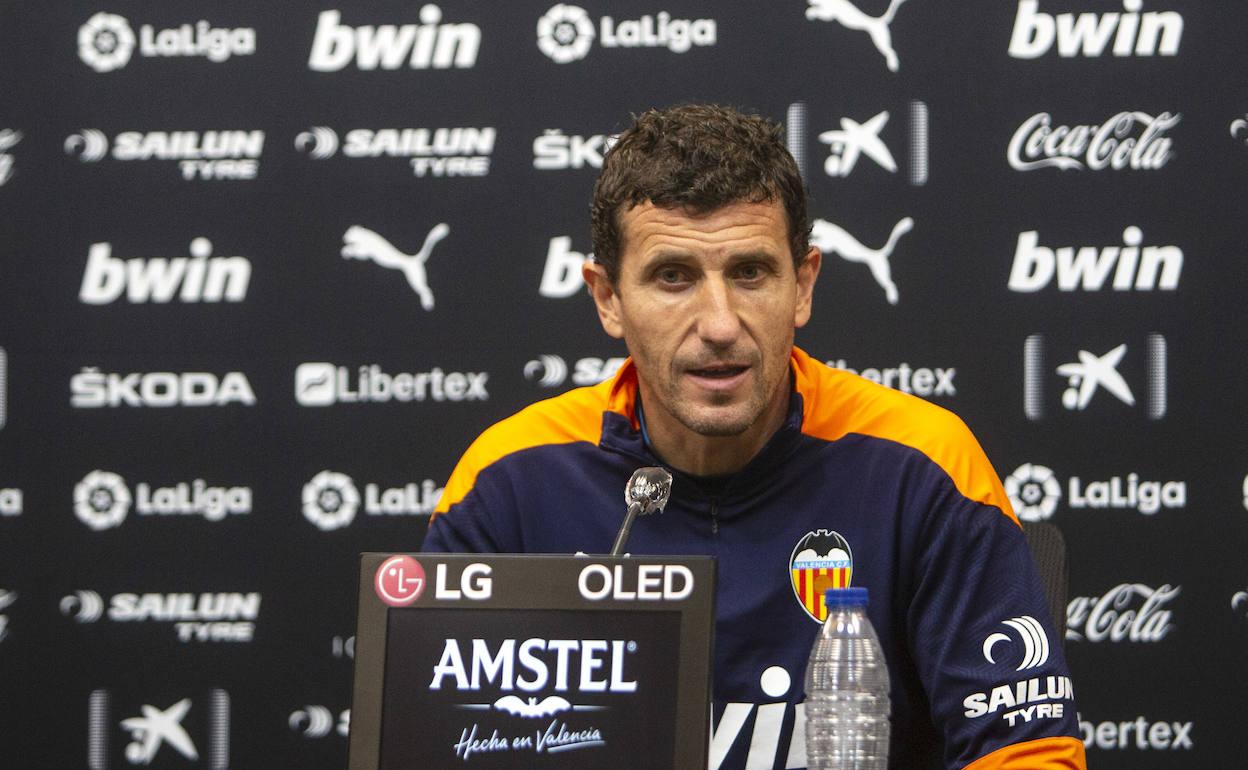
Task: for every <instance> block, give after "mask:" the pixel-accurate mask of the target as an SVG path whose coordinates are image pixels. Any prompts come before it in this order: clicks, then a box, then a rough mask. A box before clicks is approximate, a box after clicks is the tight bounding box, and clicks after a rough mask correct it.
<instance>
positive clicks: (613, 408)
mask: <svg viewBox="0 0 1248 770" xmlns="http://www.w3.org/2000/svg"><path fill="white" fill-rule="evenodd" d="M806 357H807V356H806V354H805V353H804V352H802V351H801V350H799V349H797V348H794V349H793V357H792V359H791V362H790V382H791V383H793V385H794V388H793V390H791V391H790V395H789V408H788V412H787V413H786V414H785V418H784V422H783V423H781V425H780V428H779V429H777V430H776V432H775V433H774V434H772V436H771V438H769V439H768V440H767V443H766V444H764V445H763V448H762V449H761V450H759V452H758V454H756V455H755V456H754V457H753V458H752V459H751V460H750V461H749V463H747V464H746V466H745V467H744V468H742V469H741V470H739V471H737V472H736V473H733V474H730V475H729V476H727V477H723V478H716V479H704V478H699V477H696V476H691V475H689V474H686V473H683V472H682V471H679V470H676V469H674V468H671V467H670V466H668V465H666V464H665V463H663V462H662V461H661V460H660V459H659V458H658V456H657V455H656V454H655V453H654V451H653V450H652V449H651V448H650V446H649V445H648V444H647V442H646V440H645V438H644V436H643V432H642V430H641V411H642V410H641V409H639V408H638V407H639V405H640V404H639V397H638V391H637V369H636V367H635V366H634V365H633V361H632V359H631V358H629V359H628V360H626V361H625V362H624V364H623V365H622V366H621V367H620V370H619V371H618V372H617V373H616V375H615V377H614V378H613V379H612V380H611V384H610V385H609V391H608V392H609V395H608V399H607V409H606V411H605V412H604V413H603V420H602V438H601V440H600V442H599V445H600V446H601V447H603V448H604V449H607V450H610V451H614V452H618V453H620V454H623V455H627V456H629V457H632V458H634V459H636V460H637V461H638V462H639V463H641V464H644V465H661V466H663V467H665V468H667V469H668V470H669V471H671V473H672V475H673V477H674V478H675V479H676V480H677V481H676V483H674V484H673V485H672V493H673V494H675V495H679V496H681V497H684V496H687V495H689V494H690V490H693V492H694V494H695V495H696V496H700V497H704V498H715V499H720V498H722V499H724V500H728V499H730V498H737V497H739V496H749V495H751V494H752V493H754V492H757V491H758V490H759V489H760V488H762V487H765V486H767V485H770V484H773V483H775V482H776V480H777V479H778V478H780V477H781V471H782V469H783V466H784V464H785V462H786V461H787V459H788V458H789V456H790V455H791V454H792V452H793V450H794V449H796V448H797V445H798V443H799V441H800V440H801V435H802V421H803V416H802V415H803V405H804V399H803V397H802V394H801V392H799V387H800V385H801V384H802V380H803V379H804V378H803V377H802V376H801V373H800V368H801V367H800V364H801V362H802V359H804V358H806ZM682 482H683V483H682ZM708 490H713V491H708Z"/></svg>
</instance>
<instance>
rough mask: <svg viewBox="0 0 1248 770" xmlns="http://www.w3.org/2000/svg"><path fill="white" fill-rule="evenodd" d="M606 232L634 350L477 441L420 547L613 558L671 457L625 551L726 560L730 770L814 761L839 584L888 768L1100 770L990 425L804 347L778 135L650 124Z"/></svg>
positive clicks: (613, 320) (722, 657) (724, 718)
mask: <svg viewBox="0 0 1248 770" xmlns="http://www.w3.org/2000/svg"><path fill="white" fill-rule="evenodd" d="M592 224H593V240H594V254H595V257H594V261H593V263H591V264H587V265H586V266H585V269H584V276H585V281H586V283H587V284H588V285H589V289H590V292H591V293H592V295H593V298H594V302H595V304H596V306H597V309H598V317H599V320H600V321H601V322H602V326H603V329H605V330H606V332H607V333H608V334H609V335H611V336H612V337H616V338H622V339H623V340H624V342H625V344H626V345H627V346H628V350H629V353H630V354H631V356H630V359H629V361H628V362H626V363H625V364H624V366H623V367H621V369H620V371H619V372H618V373H617V374H616V376H615V377H614V378H613V379H611V380H610V381H608V382H606V383H603V384H601V385H598V386H595V387H590V388H580V389H577V390H573V391H571V392H569V393H566V394H564V395H562V396H558V397H556V398H553V399H549V400H547V401H542V402H540V403H537V404H534V405H532V406H530V407H528V408H527V409H525V410H523V411H521V412H519V413H518V414H516V415H514V416H513V417H511V418H509V419H506V420H504V421H502V422H501V423H499V424H497V425H495V426H493V427H492V428H490V429H489V430H487V431H486V432H485V433H484V434H482V436H481V437H480V438H479V439H477V441H476V442H475V443H474V444H473V445H472V447H471V448H469V450H468V451H467V453H466V454H465V455H464V457H463V459H462V460H461V461H460V463H459V465H458V467H457V468H456V469H455V472H454V474H453V475H452V477H451V479H450V481H449V483H448V484H447V486H446V490H445V492H444V494H443V497H442V500H441V502H440V503H439V505H438V509H437V512H436V513H435V514H434V517H433V518H432V520H431V521H430V526H429V532H428V535H427V537H426V540H425V548H426V549H427V550H433V551H448V550H449V551H502V552H536V553H559V552H565V553H566V552H575V551H586V552H590V553H605V552H607V550H608V549H609V547H610V544H611V542H612V540H613V536H614V534H615V532H616V529H617V527H618V526H619V522H620V517H621V510H620V509H621V507H622V505H621V503H620V494H621V490H622V489H623V487H624V485H625V482H626V481H627V479H628V478H629V476H630V474H632V472H633V471H634V470H635V469H636V468H638V467H639V466H645V465H654V464H662V465H664V466H666V467H668V468H669V469H670V470H671V471H672V473H673V475H674V476H675V481H674V484H673V487H672V498H671V501H670V502H669V504H668V507H667V510H666V511H665V512H664V513H663V514H662V515H659V516H650V517H647V518H644V519H641V520H639V521H638V522H637V523H636V525H635V527H634V529H633V532H632V537H631V540H630V541H629V550H630V551H631V552H632V553H635V554H673V555H674V554H711V555H714V556H716V557H718V563H719V567H718V574H719V588H718V590H719V593H718V596H717V619H716V636H715V675H714V683H713V698H714V707H713V714H712V729H713V732H712V739H711V767H712V768H716V767H723V768H751V769H752V768H772V767H775V768H793V767H803V766H804V765H805V747H804V745H802V741H803V739H802V736H803V735H804V725H805V711H804V708H802V707H801V706H800V705H799V704H800V703H801V701H802V699H803V691H802V689H803V687H802V676H803V674H804V671H805V667H806V658H807V656H808V655H809V651H810V647H811V644H812V641H813V638H814V635H815V632H816V630H817V629H818V625H819V620H820V619H821V618H823V617H825V616H826V609H825V608H824V607H823V605H822V603H821V597H820V595H821V593H822V591H821V590H819V589H821V588H822V587H823V586H824V585H829V586H830V585H833V584H837V583H839V584H847V583H852V584H853V585H856V586H866V587H868V588H869V589H870V592H871V606H870V608H869V610H868V614H869V615H870V617H871V619H872V622H873V624H874V625H875V628H876V630H877V632H878V633H879V636H880V641H881V644H882V645H883V648H884V653H885V657H886V658H887V660H888V663H889V669H890V675H891V684H892V714H893V717H892V720H893V721H892V747H891V760H892V766H893V767H897V768H907V769H909V768H938V767H939V768H962V767H969V768H973V770H987V769H988V768H994V769H996V768H1009V769H1011V770H1022V769H1023V768H1026V769H1027V770H1049V769H1056V768H1062V769H1064V770H1066V769H1071V768H1083V767H1084V766H1085V764H1084V754H1083V744H1082V743H1081V742H1080V741H1079V740H1078V739H1077V738H1076V737H1075V736H1076V735H1077V734H1078V733H1077V729H1078V726H1077V722H1076V715H1075V707H1074V702H1073V699H1072V692H1071V687H1070V681H1069V678H1068V677H1067V675H1066V665H1065V661H1064V660H1063V656H1062V653H1061V648H1060V642H1059V640H1058V639H1057V637H1056V635H1055V633H1054V631H1053V628H1052V624H1051V622H1050V620H1049V612H1048V609H1047V608H1046V605H1045V600H1044V597H1043V593H1042V591H1041V588H1040V585H1039V582H1038V579H1037V577H1036V575H1035V574H1034V567H1033V565H1032V561H1031V558H1030V555H1029V552H1028V549H1027V545H1026V542H1025V540H1024V538H1023V535H1022V532H1021V531H1020V529H1019V525H1018V521H1017V519H1016V518H1015V517H1014V514H1013V512H1012V511H1011V509H1010V505H1009V502H1008V501H1007V499H1006V497H1005V494H1004V492H1003V490H1002V489H1001V486H1000V483H999V481H998V479H997V476H996V474H995V472H994V471H993V469H992V467H991V466H990V465H989V463H988V461H987V459H986V458H985V457H984V455H983V452H982V450H981V449H980V447H979V445H978V444H977V443H976V442H975V439H974V438H973V437H972V436H971V435H970V433H969V431H968V430H967V429H966V427H965V426H964V425H963V424H962V422H961V421H960V420H958V418H957V417H955V416H954V415H952V414H950V413H949V412H947V411H945V410H943V409H940V408H938V407H936V406H933V405H931V404H928V403H927V402H924V401H922V400H920V399H917V398H914V397H911V396H907V395H904V394H901V393H898V392H896V391H893V390H890V389H887V388H883V387H880V386H877V385H873V384H871V383H869V382H867V381H865V380H863V379H861V378H858V377H856V376H854V375H851V374H848V373H846V372H841V371H837V370H833V369H829V368H828V367H826V366H823V365H822V364H820V363H818V362H816V361H814V360H812V359H811V358H810V357H809V356H807V355H806V354H805V353H803V352H802V351H800V350H798V349H797V348H795V347H794V346H793V336H794V330H795V329H796V328H797V327H800V326H802V325H804V324H805V323H806V322H807V320H808V319H809V318H810V314H811V295H812V290H813V288H814V285H815V279H816V278H817V277H818V275H819V267H820V260H821V255H820V253H819V250H818V249H816V248H812V247H810V246H809V244H808V235H809V231H810V228H809V224H808V221H807V216H806V200H805V192H804V190H803V187H802V183H801V179H800V176H799V175H798V171H797V167H796V165H795V163H794V162H793V159H792V158H791V157H790V156H789V154H788V152H787V151H786V150H785V149H784V145H783V143H782V141H781V138H780V130H779V128H778V127H777V126H775V125H774V124H772V123H770V122H768V121H766V120H763V119H761V118H758V117H754V116H747V115H743V114H741V113H739V112H736V111H733V110H729V109H725V108H720V107H709V106H684V107H676V108H672V109H669V110H665V111H653V110H652V111H650V112H647V113H645V114H643V115H642V116H641V117H639V118H638V119H637V121H636V123H635V125H633V126H632V127H631V128H630V129H628V130H627V131H625V132H624V133H623V134H622V135H621V136H620V138H619V140H618V142H617V143H616V145H615V146H614V147H613V148H612V149H611V151H610V152H609V153H608V154H607V156H606V159H605V161H604V164H603V170H602V175H601V177H600V178H599V180H598V183H597V185H596V187H595V190H594V202H593V207H592ZM811 562H813V563H814V564H816V565H820V564H821V565H825V566H831V567H832V568H831V569H824V570H823V572H820V570H819V569H818V568H807V567H806V566H804V565H806V564H809V563H811ZM1024 651H1025V652H1024Z"/></svg>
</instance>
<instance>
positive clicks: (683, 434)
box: [638, 393, 789, 476]
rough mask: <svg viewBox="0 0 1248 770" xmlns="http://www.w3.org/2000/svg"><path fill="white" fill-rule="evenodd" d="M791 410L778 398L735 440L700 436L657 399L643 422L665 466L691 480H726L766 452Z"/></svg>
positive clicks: (644, 407)
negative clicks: (762, 452) (680, 472)
mask: <svg viewBox="0 0 1248 770" xmlns="http://www.w3.org/2000/svg"><path fill="white" fill-rule="evenodd" d="M638 398H639V400H640V398H641V396H640V393H639V394H638ZM788 410H789V399H788V397H786V396H783V395H782V396H780V397H778V398H775V399H773V400H772V402H771V404H770V405H769V406H768V408H767V410H766V411H765V412H763V414H761V415H760V416H759V418H758V420H756V421H755V422H754V424H753V425H751V426H750V427H748V428H746V429H745V431H743V432H742V433H739V434H737V435H734V436H705V435H702V434H700V433H696V432H694V431H692V430H690V429H689V428H688V427H686V426H685V425H684V424H682V423H681V422H680V421H679V420H677V419H676V418H675V417H674V416H673V415H671V414H669V413H668V412H667V411H666V410H664V409H663V408H662V406H661V405H659V404H658V402H657V399H651V400H650V401H648V402H642V419H643V420H644V425H645V430H646V439H647V441H648V442H649V444H650V449H651V450H652V451H653V452H654V453H655V454H656V455H658V457H659V458H660V459H661V460H662V461H663V462H664V463H666V464H668V465H670V466H671V467H673V468H675V469H677V470H679V471H682V472H684V473H687V474H689V475H691V476H725V475H728V474H730V473H736V472H737V471H739V470H741V469H742V468H744V467H745V466H746V465H748V464H749V462H750V460H753V459H754V457H755V456H756V455H757V454H758V453H759V452H761V451H762V449H763V447H764V446H766V445H767V442H768V441H770V440H771V437H772V436H773V435H775V433H776V431H778V430H780V426H781V425H783V424H784V419H785V417H786V415H787V414H788Z"/></svg>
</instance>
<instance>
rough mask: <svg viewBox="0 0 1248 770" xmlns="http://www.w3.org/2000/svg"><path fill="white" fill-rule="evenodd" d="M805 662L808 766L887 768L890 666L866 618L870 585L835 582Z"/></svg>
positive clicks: (823, 769) (842, 769) (837, 769)
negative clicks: (847, 585)
mask: <svg viewBox="0 0 1248 770" xmlns="http://www.w3.org/2000/svg"><path fill="white" fill-rule="evenodd" d="M826 601H827V605H828V619H827V621H826V622H824V624H823V628H822V629H820V630H819V635H818V636H817V637H815V646H814V648H813V649H812V650H811V651H810V662H809V663H807V664H806V767H807V768H808V770H887V768H888V717H889V702H888V667H887V666H886V665H885V663H884V651H883V650H882V649H881V648H880V640H879V638H878V637H876V635H875V629H874V628H872V627H871V621H870V620H868V619H867V589H865V588H830V589H828V591H827V593H826Z"/></svg>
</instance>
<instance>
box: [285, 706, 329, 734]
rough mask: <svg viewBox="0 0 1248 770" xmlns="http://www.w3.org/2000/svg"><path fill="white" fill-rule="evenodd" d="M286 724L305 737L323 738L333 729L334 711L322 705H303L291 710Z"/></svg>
mask: <svg viewBox="0 0 1248 770" xmlns="http://www.w3.org/2000/svg"><path fill="white" fill-rule="evenodd" d="M287 724H289V725H290V729H291V730H292V731H293V732H295V733H297V734H299V735H302V736H303V737H305V738H324V737H325V736H327V735H329V734H330V733H331V732H332V731H333V729H334V713H333V712H332V711H330V710H329V709H327V708H326V707H324V706H313V705H309V706H304V707H303V708H301V709H298V710H297V711H293V712H291V714H290V718H289V719H288V720H287Z"/></svg>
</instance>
